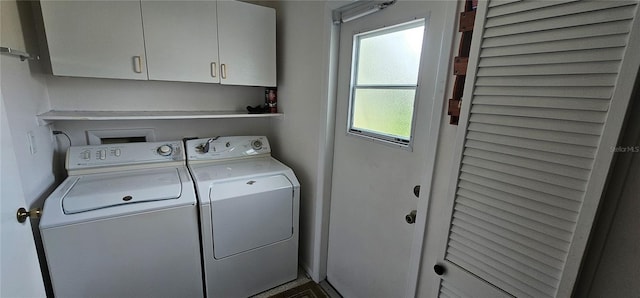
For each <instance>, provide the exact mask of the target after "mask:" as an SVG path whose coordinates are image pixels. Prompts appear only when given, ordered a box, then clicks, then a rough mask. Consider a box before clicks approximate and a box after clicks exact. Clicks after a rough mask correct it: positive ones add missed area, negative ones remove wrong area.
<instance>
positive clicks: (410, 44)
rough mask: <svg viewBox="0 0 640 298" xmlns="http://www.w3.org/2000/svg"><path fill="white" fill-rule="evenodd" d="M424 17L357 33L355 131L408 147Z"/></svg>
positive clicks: (353, 75)
mask: <svg viewBox="0 0 640 298" xmlns="http://www.w3.org/2000/svg"><path fill="white" fill-rule="evenodd" d="M424 29H425V21H424V19H419V20H415V21H411V22H408V23H403V24H399V25H396V26H392V27H385V28H382V29H378V30H374V31H369V32H364V33H360V34H356V35H354V38H353V59H352V60H353V63H352V66H351V90H350V100H349V109H350V111H349V112H350V113H349V114H350V119H349V127H348V131H349V133H351V134H355V135H360V136H364V137H369V138H374V139H377V140H382V141H384V142H391V143H395V144H400V145H402V146H409V144H410V142H411V136H412V131H413V123H414V117H415V113H414V107H415V101H416V100H415V99H416V90H417V87H418V70H419V66H420V55H421V52H422V39H423V36H424Z"/></svg>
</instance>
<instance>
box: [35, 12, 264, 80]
mask: <svg viewBox="0 0 640 298" xmlns="http://www.w3.org/2000/svg"><path fill="white" fill-rule="evenodd" d="M41 3H42V15H43V19H44V24H45V31H46V36H47V42H48V45H49V53H50V56H51V64H52V70H53V74H54V75H59V76H74V77H94V78H115V79H139V80H162V81H184V82H202V83H222V84H226V85H246V86H276V40H275V38H276V13H275V10H274V9H272V8H267V7H262V6H258V5H253V4H248V3H243V2H238V1H228V0H225V1H215V0H204V1H177V0H176V1H154V0H142V1H101V0H91V1H87V0H77V1H53V0H44V1H41Z"/></svg>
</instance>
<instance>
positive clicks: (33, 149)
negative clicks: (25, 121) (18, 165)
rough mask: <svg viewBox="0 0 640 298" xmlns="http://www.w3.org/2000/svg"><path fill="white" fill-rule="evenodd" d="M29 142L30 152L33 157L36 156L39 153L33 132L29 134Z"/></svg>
mask: <svg viewBox="0 0 640 298" xmlns="http://www.w3.org/2000/svg"><path fill="white" fill-rule="evenodd" d="M27 140H28V141H29V150H30V151H31V155H35V154H36V153H37V152H38V147H36V136H35V135H34V134H33V131H31V130H30V131H29V132H28V133H27Z"/></svg>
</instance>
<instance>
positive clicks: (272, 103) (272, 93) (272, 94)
mask: <svg viewBox="0 0 640 298" xmlns="http://www.w3.org/2000/svg"><path fill="white" fill-rule="evenodd" d="M264 105H265V109H266V110H268V111H269V113H277V112H278V90H277V89H276V88H266V89H265V91H264Z"/></svg>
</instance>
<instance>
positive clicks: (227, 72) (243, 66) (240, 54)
mask: <svg viewBox="0 0 640 298" xmlns="http://www.w3.org/2000/svg"><path fill="white" fill-rule="evenodd" d="M218 42H219V49H220V63H221V65H220V66H221V69H220V70H221V80H220V82H221V83H222V84H228V85H248V86H276V12H275V10H274V9H273V8H268V7H262V6H258V5H253V4H248V3H243V2H238V1H220V2H218Z"/></svg>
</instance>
